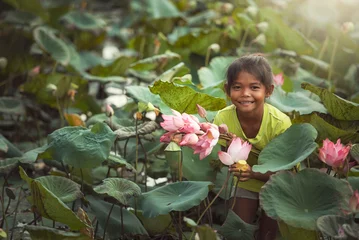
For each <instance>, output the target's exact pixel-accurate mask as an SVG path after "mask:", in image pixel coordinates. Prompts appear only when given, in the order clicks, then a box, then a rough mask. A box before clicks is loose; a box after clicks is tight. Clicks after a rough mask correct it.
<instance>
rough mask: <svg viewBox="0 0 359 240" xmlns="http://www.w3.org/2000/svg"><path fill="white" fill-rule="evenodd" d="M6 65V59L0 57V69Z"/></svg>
mask: <svg viewBox="0 0 359 240" xmlns="http://www.w3.org/2000/svg"><path fill="white" fill-rule="evenodd" d="M6 66H7V59H6V58H4V57H1V58H0V69H4V68H6Z"/></svg>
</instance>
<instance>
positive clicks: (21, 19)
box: [4, 11, 39, 26]
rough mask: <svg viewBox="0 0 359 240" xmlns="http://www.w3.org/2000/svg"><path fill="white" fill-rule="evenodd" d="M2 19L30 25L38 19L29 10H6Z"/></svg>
mask: <svg viewBox="0 0 359 240" xmlns="http://www.w3.org/2000/svg"><path fill="white" fill-rule="evenodd" d="M4 21H5V22H8V23H12V24H21V25H27V26H32V25H34V24H35V23H36V22H38V21H39V18H38V17H37V16H36V15H34V14H32V13H29V12H23V11H8V12H6V15H5V18H4Z"/></svg>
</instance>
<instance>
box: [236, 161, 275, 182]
mask: <svg viewBox="0 0 359 240" xmlns="http://www.w3.org/2000/svg"><path fill="white" fill-rule="evenodd" d="M229 171H230V172H233V175H234V176H236V177H238V178H239V181H241V182H245V181H248V180H249V179H257V180H260V181H262V182H266V181H268V179H269V177H270V176H271V175H272V174H274V172H266V173H265V174H262V173H257V172H252V168H251V167H250V166H248V169H247V171H242V172H239V170H238V169H237V168H236V166H235V164H233V165H232V166H230V169H229Z"/></svg>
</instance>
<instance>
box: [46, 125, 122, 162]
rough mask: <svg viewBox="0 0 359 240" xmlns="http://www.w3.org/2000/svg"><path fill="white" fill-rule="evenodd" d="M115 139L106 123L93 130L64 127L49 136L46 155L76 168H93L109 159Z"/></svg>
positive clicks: (94, 127) (96, 126)
mask: <svg viewBox="0 0 359 240" xmlns="http://www.w3.org/2000/svg"><path fill="white" fill-rule="evenodd" d="M115 138H116V135H115V133H113V132H112V130H111V129H110V128H109V127H108V126H107V125H106V124H104V123H96V124H95V125H94V126H93V127H92V128H91V129H86V128H83V127H64V128H61V129H59V130H56V131H55V132H53V133H52V134H50V135H49V136H48V147H47V149H46V151H45V153H44V154H50V155H51V157H52V158H53V159H55V160H56V161H60V162H63V163H66V164H68V165H70V166H73V167H76V168H93V167H96V166H99V165H101V163H102V162H103V161H105V160H106V159H107V158H108V156H109V154H110V149H111V146H112V144H113V141H114V140H115Z"/></svg>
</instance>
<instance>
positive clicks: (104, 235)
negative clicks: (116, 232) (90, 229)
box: [97, 203, 115, 240]
mask: <svg viewBox="0 0 359 240" xmlns="http://www.w3.org/2000/svg"><path fill="white" fill-rule="evenodd" d="M114 206H115V204H114V203H113V204H112V206H111V209H110V211H109V212H108V215H107V219H106V224H105V229H104V230H103V237H102V239H103V240H105V237H106V230H107V225H108V221H109V220H110V216H111V212H112V209H113V207H114ZM97 222H98V221H97Z"/></svg>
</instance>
